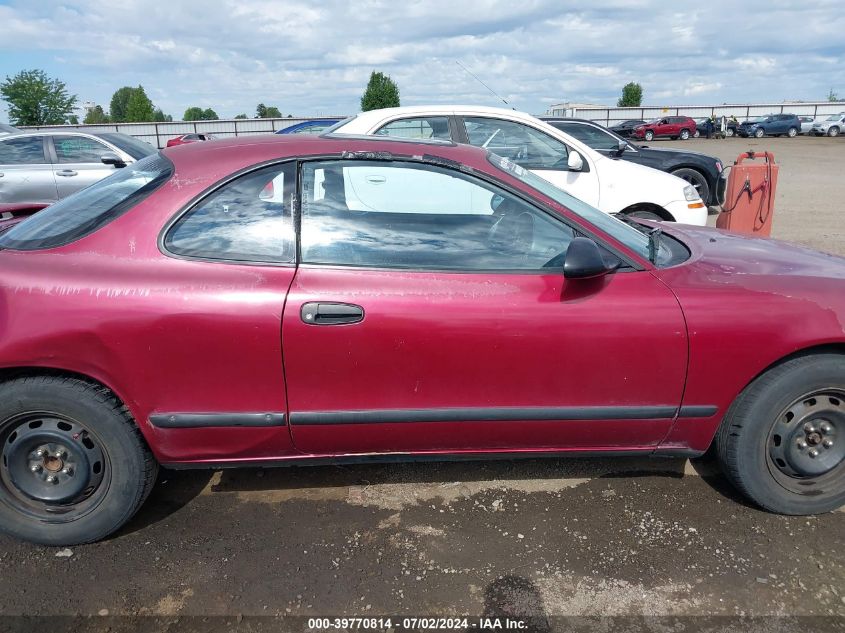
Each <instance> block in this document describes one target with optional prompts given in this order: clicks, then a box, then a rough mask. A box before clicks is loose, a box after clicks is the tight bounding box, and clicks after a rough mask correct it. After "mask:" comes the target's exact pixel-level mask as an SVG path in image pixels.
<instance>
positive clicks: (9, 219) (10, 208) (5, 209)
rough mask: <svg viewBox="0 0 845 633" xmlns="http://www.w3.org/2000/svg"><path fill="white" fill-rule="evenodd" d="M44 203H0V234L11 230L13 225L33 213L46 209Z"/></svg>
mask: <svg viewBox="0 0 845 633" xmlns="http://www.w3.org/2000/svg"><path fill="white" fill-rule="evenodd" d="M48 206H49V205H48V204H47V203H44V202H38V203H28V202H14V203H9V204H6V203H0V233H3V231H5V230H7V229H10V228H12V227H13V226H14V225H15V224H17V223H18V222H20V221H21V220H23V219H24V218H26V217H29V216H30V215H32V214H33V213H37V212H38V211H41V209H44V208H45V207H48Z"/></svg>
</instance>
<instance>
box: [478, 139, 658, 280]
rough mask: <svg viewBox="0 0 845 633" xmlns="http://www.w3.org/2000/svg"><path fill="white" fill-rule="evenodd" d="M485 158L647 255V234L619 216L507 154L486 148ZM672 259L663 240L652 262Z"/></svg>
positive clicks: (644, 256) (626, 244) (641, 254)
mask: <svg viewBox="0 0 845 633" xmlns="http://www.w3.org/2000/svg"><path fill="white" fill-rule="evenodd" d="M488 160H489V161H490V162H491V163H492V164H493V165H494V166H495V167H498V168H499V169H501V170H502V171H504V172H507V173H508V174H510V175H511V176H513V177H514V178H516V179H517V180H520V181H522V182H523V183H525V184H526V185H528V186H529V187H531V188H532V189H535V190H537V191H539V192H540V193H542V194H543V195H545V196H547V197H549V198H551V199H552V200H554V201H555V202H558V203H559V204H561V205H563V206H564V207H566V208H567V209H569V210H570V211H572V212H573V213H575V214H576V215H579V216H581V217H582V218H584V219H585V220H586V221H587V222H588V223H590V224H592V225H593V226H595V227H596V228H598V229H599V230H601V231H604V232H605V233H607V234H608V235H610V236H611V237H613V238H615V239H616V240H618V241H619V242H621V243H623V244H624V245H625V246H627V247H628V248H630V249H631V250H632V251H634V252H635V253H637V254H638V255H640V256H641V257H642V258H643V259H648V236H646V235H645V234H644V233H643V232H642V231H640V230H638V229H635V228H634V227H632V226H630V225H629V224H626V223H625V222H622V221H621V220H617V219H616V218H614V217H613V216H610V215H608V214H607V213H605V212H603V211H599V210H598V209H596V208H595V207H592V206H590V205H589V204H587V203H586V202H583V201H581V200H579V199H578V198H576V197H574V196H572V195H570V194H568V193H566V192H565V191H563V190H562V189H558V188H557V187H555V186H554V185H553V184H552V183H550V182H549V181H548V180H545V179H543V178H541V177H540V176H537V175H536V174H534V173H532V172H530V171H528V170H527V169H523V168H522V167H520V166H519V165H517V164H516V163H514V162H512V161H510V160H508V159H507V158H502V157H501V156H498V155H496V154H494V153H492V152H488ZM672 259H673V254H672V251H671V249H669V248H668V247H667V246H666V245H665V244H661V245H660V249H659V251H658V253H657V258H656V260H657V261H656V262H655V264H656V265H658V266H660V265H665V264H668V263H669V262H671V261H672Z"/></svg>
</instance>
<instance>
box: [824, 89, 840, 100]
mask: <svg viewBox="0 0 845 633" xmlns="http://www.w3.org/2000/svg"><path fill="white" fill-rule="evenodd" d="M827 100H828V101H839V95H837V94H836V93H835V92H833V88H831V89H830V92H828V93H827Z"/></svg>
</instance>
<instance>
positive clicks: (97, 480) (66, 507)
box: [0, 376, 158, 545]
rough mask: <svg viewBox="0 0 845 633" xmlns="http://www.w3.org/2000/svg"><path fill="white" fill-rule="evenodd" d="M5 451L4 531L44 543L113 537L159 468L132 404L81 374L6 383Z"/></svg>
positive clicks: (0, 426)
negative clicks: (133, 416) (128, 406)
mask: <svg viewBox="0 0 845 633" xmlns="http://www.w3.org/2000/svg"><path fill="white" fill-rule="evenodd" d="M0 451H2V461H0V530H2V531H4V532H7V533H8V534H11V535H12V536H16V537H18V538H21V539H24V540H27V541H32V542H35V543H42V544H45V545H76V544H79V543H88V542H91V541H96V540H99V539H101V538H104V537H105V536H107V535H109V534H111V533H112V532H114V531H115V530H117V529H118V528H119V527H120V526H122V525H123V524H124V523H125V522H126V521H128V520H129V518H130V517H131V516H132V515H133V514H134V513H135V511H136V510H137V509H138V507H139V506H140V505H141V503H142V502H143V501H144V499H145V498H146V497H147V495H148V494H149V492H150V490H151V489H152V485H153V482H154V481H155V477H156V473H157V471H158V465H157V464H156V462H155V460H154V459H153V457H152V455H151V453H150V451H149V449H148V448H147V446H146V444H145V443H144V440H143V439H142V438H141V435H140V431H139V430H138V428H137V427H136V426H135V424H134V423H133V422H132V420H131V418H130V416H129V413H128V412H127V410H126V408H125V407H124V406H123V405H122V404H121V403H120V402H119V401H118V400H117V399H116V398H115V397H114V395H112V394H111V393H110V392H109V391H108V390H107V389H105V388H104V387H101V386H99V385H94V384H91V383H88V382H85V381H82V380H79V379H76V378H65V377H58V376H37V377H26V378H17V379H15V380H11V381H8V382H5V383H2V384H0Z"/></svg>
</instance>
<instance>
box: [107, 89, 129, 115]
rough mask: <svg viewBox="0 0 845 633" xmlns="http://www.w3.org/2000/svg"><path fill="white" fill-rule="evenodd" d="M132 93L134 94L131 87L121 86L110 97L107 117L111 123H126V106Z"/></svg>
mask: <svg viewBox="0 0 845 633" xmlns="http://www.w3.org/2000/svg"><path fill="white" fill-rule="evenodd" d="M133 92H135V88H133V87H132V86H123V88H119V89H118V90H116V91H115V93H114V94H113V95H112V97H111V103H110V105H109V117H110V118H111V120H112V122H113V123H124V122H125V121H126V106H127V105H129V98H130V97H131V96H132V93H133Z"/></svg>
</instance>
